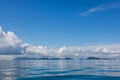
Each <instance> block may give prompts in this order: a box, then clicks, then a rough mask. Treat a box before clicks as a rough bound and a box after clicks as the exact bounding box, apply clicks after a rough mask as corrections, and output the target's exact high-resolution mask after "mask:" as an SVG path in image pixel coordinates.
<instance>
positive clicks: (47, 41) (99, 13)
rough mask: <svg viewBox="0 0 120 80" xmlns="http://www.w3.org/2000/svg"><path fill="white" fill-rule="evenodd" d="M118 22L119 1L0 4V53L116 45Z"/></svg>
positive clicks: (12, 0)
mask: <svg viewBox="0 0 120 80" xmlns="http://www.w3.org/2000/svg"><path fill="white" fill-rule="evenodd" d="M119 21H120V0H0V26H1V36H0V37H1V41H2V42H3V43H5V44H3V43H2V42H0V43H2V45H1V46H2V49H0V50H2V51H3V52H4V50H6V48H4V49H3V46H6V45H7V49H8V48H9V47H8V46H11V45H12V49H13V51H14V52H15V53H16V52H17V50H18V52H19V51H21V49H22V48H21V46H22V47H23V43H24V44H25V43H27V44H28V45H31V46H32V45H34V47H35V46H39V45H40V46H47V47H51V48H60V47H62V48H65V49H66V47H64V46H67V47H70V46H72V47H73V46H74V47H79V46H96V45H111V44H112V45H114V44H119V43H120V37H119V34H120V31H119V30H120V26H119V25H120V22H119ZM9 31H10V33H9ZM6 35H7V38H6ZM2 37H4V38H5V39H3V38H2ZM6 39H7V40H6ZM14 39H15V40H14ZM8 40H11V44H10V43H9V41H8ZM14 44H15V46H17V47H16V48H14V47H15V46H14V47H13V45H14ZM28 45H27V46H28ZM114 46H115V45H114ZM24 47H25V45H24ZM105 47H106V46H105ZM109 47H110V46H109ZM32 48H33V47H32ZM39 48H40V49H41V47H39ZM42 48H44V49H46V47H42ZM112 48H113V47H112ZM35 49H36V48H35ZM37 49H38V47H37ZM106 49H107V48H106ZM106 49H105V50H106ZM31 50H32V49H31ZM107 50H108V49H107ZM68 51H69V50H68ZM78 51H79V50H78ZM102 51H104V50H103V49H102ZM109 51H110V50H108V52H109ZM8 52H9V49H8ZM38 52H39V51H38ZM11 53H12V51H11ZM20 53H21V52H20ZM46 53H47V52H46Z"/></svg>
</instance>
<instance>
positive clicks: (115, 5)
mask: <svg viewBox="0 0 120 80" xmlns="http://www.w3.org/2000/svg"><path fill="white" fill-rule="evenodd" d="M116 8H120V2H118V3H112V4H106V5H99V6H97V7H93V8H90V9H88V10H87V11H84V12H83V13H80V15H81V16H88V15H90V14H91V13H94V12H100V11H105V10H110V9H116Z"/></svg>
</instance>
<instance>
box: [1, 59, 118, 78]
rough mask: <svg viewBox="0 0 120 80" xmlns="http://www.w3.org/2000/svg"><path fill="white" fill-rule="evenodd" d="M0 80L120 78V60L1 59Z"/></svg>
mask: <svg viewBox="0 0 120 80" xmlns="http://www.w3.org/2000/svg"><path fill="white" fill-rule="evenodd" d="M0 80H120V61H119V60H11V61H10V60H1V61H0Z"/></svg>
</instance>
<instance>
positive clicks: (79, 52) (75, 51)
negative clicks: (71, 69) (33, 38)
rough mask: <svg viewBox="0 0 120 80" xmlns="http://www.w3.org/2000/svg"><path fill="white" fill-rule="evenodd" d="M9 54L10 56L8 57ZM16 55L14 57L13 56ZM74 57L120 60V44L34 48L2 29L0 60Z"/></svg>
mask: <svg viewBox="0 0 120 80" xmlns="http://www.w3.org/2000/svg"><path fill="white" fill-rule="evenodd" d="M8 54H9V56H7V55H8ZM13 54H14V55H13ZM15 54H20V55H17V56H18V57H19V56H20V57H23V56H28V57H58V58H65V57H72V58H78V59H79V58H86V57H89V56H94V57H105V58H112V57H113V58H114V57H116V58H120V44H109V45H95V46H81V47H65V46H64V47H60V48H58V49H53V48H49V47H47V46H33V45H30V44H27V43H22V41H21V40H20V39H19V38H18V37H17V36H16V35H15V34H14V33H13V32H4V31H3V30H2V28H0V58H1V59H3V58H4V59H7V58H8V59H14V58H15V57H17V56H16V55H15Z"/></svg>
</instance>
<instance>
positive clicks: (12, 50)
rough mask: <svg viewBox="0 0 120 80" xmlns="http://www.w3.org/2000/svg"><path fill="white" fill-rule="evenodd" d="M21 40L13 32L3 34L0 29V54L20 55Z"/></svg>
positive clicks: (0, 28)
mask: <svg viewBox="0 0 120 80" xmlns="http://www.w3.org/2000/svg"><path fill="white" fill-rule="evenodd" d="M21 50H22V45H21V40H20V39H19V38H18V37H17V36H16V35H15V34H14V33H13V32H10V31H8V32H4V31H3V30H2V27H0V54H20V53H21Z"/></svg>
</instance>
